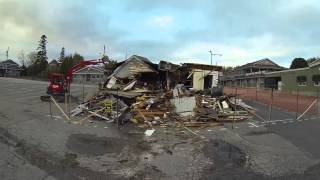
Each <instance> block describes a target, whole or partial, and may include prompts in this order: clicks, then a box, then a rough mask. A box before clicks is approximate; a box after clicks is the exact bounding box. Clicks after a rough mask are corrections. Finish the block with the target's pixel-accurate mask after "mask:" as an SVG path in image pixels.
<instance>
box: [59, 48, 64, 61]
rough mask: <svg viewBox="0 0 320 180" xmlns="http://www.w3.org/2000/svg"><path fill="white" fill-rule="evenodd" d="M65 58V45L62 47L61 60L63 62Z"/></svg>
mask: <svg viewBox="0 0 320 180" xmlns="http://www.w3.org/2000/svg"><path fill="white" fill-rule="evenodd" d="M64 58H65V52H64V47H62V48H61V52H60V57H59V62H60V63H62V62H63V60H64Z"/></svg>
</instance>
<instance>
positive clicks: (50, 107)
mask: <svg viewBox="0 0 320 180" xmlns="http://www.w3.org/2000/svg"><path fill="white" fill-rule="evenodd" d="M49 106H50V119H52V107H51V98H50V100H49Z"/></svg>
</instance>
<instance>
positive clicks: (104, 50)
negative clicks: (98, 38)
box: [103, 45, 106, 57]
mask: <svg viewBox="0 0 320 180" xmlns="http://www.w3.org/2000/svg"><path fill="white" fill-rule="evenodd" d="M105 55H106V45H103V57H104V56H105Z"/></svg>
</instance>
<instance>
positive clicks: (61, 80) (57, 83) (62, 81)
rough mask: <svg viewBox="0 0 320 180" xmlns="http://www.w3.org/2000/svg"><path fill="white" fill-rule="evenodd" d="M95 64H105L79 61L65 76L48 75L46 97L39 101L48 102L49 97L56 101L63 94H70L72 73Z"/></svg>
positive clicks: (101, 61) (94, 61)
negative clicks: (54, 98)
mask: <svg viewBox="0 0 320 180" xmlns="http://www.w3.org/2000/svg"><path fill="white" fill-rule="evenodd" d="M97 64H105V61H104V60H103V59H98V60H87V61H80V63H79V64H76V65H75V66H73V67H72V68H70V69H69V70H68V72H67V73H66V75H65V76H64V74H60V73H51V74H50V75H49V86H48V87H47V95H43V96H41V97H40V99H41V100H42V101H49V100H50V96H54V97H56V98H58V99H63V98H64V96H65V93H68V92H70V85H71V82H72V76H73V73H74V72H76V71H78V70H80V69H82V68H84V67H86V66H88V65H97Z"/></svg>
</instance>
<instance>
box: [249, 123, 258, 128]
mask: <svg viewBox="0 0 320 180" xmlns="http://www.w3.org/2000/svg"><path fill="white" fill-rule="evenodd" d="M248 124H250V125H251V126H254V127H259V126H257V125H255V124H254V123H252V122H249V123H248Z"/></svg>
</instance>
